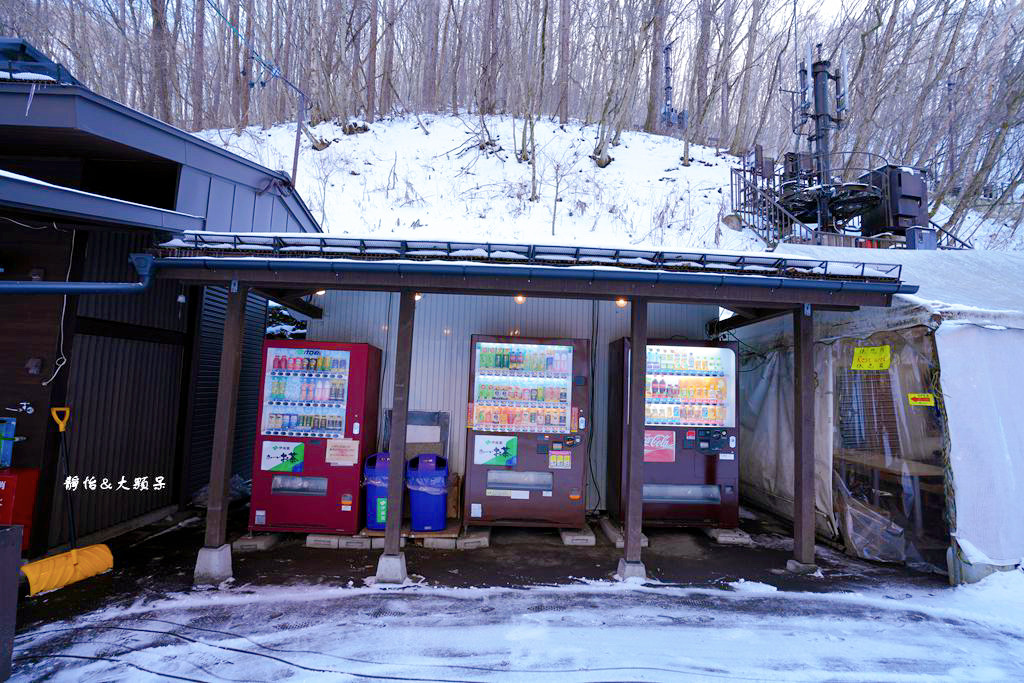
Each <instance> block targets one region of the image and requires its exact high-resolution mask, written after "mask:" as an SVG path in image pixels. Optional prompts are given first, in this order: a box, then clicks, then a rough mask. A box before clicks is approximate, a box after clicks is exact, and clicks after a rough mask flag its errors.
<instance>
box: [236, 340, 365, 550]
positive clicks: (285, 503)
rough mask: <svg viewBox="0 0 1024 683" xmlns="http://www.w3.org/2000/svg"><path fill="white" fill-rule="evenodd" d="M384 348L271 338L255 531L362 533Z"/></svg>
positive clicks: (255, 476)
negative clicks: (366, 463) (366, 464)
mask: <svg viewBox="0 0 1024 683" xmlns="http://www.w3.org/2000/svg"><path fill="white" fill-rule="evenodd" d="M379 389H380V349H377V348H375V347H373V346H369V345H368V344H339V343H334V342H307V341H277V340H274V341H267V342H266V343H265V344H264V345H263V383H262V386H261V388H260V415H259V420H260V421H259V424H260V433H259V435H258V436H257V437H256V448H255V454H254V457H253V465H252V504H251V506H250V511H249V529H251V530H253V531H300V532H332V533H340V534H355V533H357V532H358V531H359V529H360V528H361V521H362V519H363V518H362V515H361V513H360V506H361V505H362V495H361V493H360V481H361V479H360V477H361V473H362V467H363V460H364V459H365V458H366V457H367V456H368V455H370V454H371V453H372V450H373V448H374V446H375V443H376V440H377V404H378V391H379Z"/></svg>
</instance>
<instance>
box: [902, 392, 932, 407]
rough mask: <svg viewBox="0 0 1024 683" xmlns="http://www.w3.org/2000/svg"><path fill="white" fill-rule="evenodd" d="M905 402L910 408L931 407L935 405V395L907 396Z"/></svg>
mask: <svg viewBox="0 0 1024 683" xmlns="http://www.w3.org/2000/svg"><path fill="white" fill-rule="evenodd" d="M907 402H908V403H910V405H912V406H928V407H933V406H934V405H935V394H907Z"/></svg>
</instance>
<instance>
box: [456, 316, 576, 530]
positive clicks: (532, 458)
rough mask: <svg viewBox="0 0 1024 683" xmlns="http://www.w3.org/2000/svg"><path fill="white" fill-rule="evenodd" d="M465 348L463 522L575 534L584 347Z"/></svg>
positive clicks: (511, 341)
mask: <svg viewBox="0 0 1024 683" xmlns="http://www.w3.org/2000/svg"><path fill="white" fill-rule="evenodd" d="M471 347H472V358H471V361H470V372H471V380H470V384H469V410H468V414H467V421H466V425H467V427H468V429H469V435H468V438H467V440H466V488H465V491H466V493H465V515H464V517H463V519H464V520H465V523H466V524H467V525H469V524H479V525H485V526H486V525H497V524H502V525H522V526H555V527H566V528H568V527H572V528H577V529H578V528H581V527H582V526H583V525H584V520H585V517H586V502H585V497H586V481H587V479H586V477H587V458H588V444H587V436H588V434H589V432H588V430H589V429H590V428H591V425H590V414H589V411H590V390H591V387H590V342H589V341H588V340H583V339H524V338H522V337H489V336H482V335H474V336H473V337H472V340H471Z"/></svg>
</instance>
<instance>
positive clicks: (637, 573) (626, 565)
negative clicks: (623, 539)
mask: <svg viewBox="0 0 1024 683" xmlns="http://www.w3.org/2000/svg"><path fill="white" fill-rule="evenodd" d="M617 573H618V575H619V581H625V580H626V579H644V580H646V579H647V568H646V567H644V563H643V562H626V558H622V559H620V560H619V569H618V572H617Z"/></svg>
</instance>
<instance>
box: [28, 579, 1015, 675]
mask: <svg viewBox="0 0 1024 683" xmlns="http://www.w3.org/2000/svg"><path fill="white" fill-rule="evenodd" d="M745 583H747V584H748V585H752V586H753V585H757V586H761V588H760V589H759V590H756V591H754V592H747V591H744V590H735V589H736V586H735V585H731V586H730V587H731V588H732V589H733V590H715V589H681V588H671V587H665V586H637V585H632V584H630V585H624V584H621V583H611V582H587V583H584V584H580V585H574V586H558V587H541V588H532V589H528V590H511V589H502V588H486V589H439V588H428V587H423V586H415V585H414V586H405V587H401V588H390V589H385V588H379V587H368V588H356V589H344V588H329V587H323V586H293V587H288V588H253V587H249V586H241V587H236V588H231V589H228V590H221V591H210V592H193V593H190V594H183V595H174V596H171V597H169V598H167V599H162V600H158V601H155V602H150V603H147V604H142V603H139V604H136V605H133V606H131V607H128V608H123V609H114V608H108V609H105V610H100V611H98V612H95V613H92V614H88V615H85V616H82V617H80V618H77V619H75V620H74V621H71V622H60V623H55V624H47V625H46V626H42V627H40V628H38V629H36V630H34V631H30V632H27V633H22V634H20V635H19V636H18V637H17V640H16V643H15V662H16V667H17V668H16V673H15V676H14V678H13V679H12V680H19V681H23V680H38V679H39V678H41V677H44V676H49V677H50V678H49V680H55V681H80V680H125V679H128V680H133V681H136V680H138V681H152V680H165V677H167V676H177V677H182V680H214V679H216V680H255V681H271V680H280V679H283V678H289V679H290V680H297V681H306V680H317V681H319V680H324V681H327V680H356V679H357V678H371V679H382V678H385V677H398V678H399V680H409V679H412V680H430V681H439V680H446V681H529V682H534V681H540V682H543V681H557V682H558V683H570V682H572V681H594V680H637V681H665V680H680V679H685V680H697V681H703V680H707V681H712V680H722V679H726V680H754V681H761V680H771V681H817V680H823V679H827V680H835V681H863V680H871V681H916V680H922V679H927V680H935V681H962V680H972V681H978V680H1000V681H1002V680H1021V679H1022V678H1024V573H1022V572H1021V571H1019V570H1017V571H1013V572H1007V573H1004V574H997V575H993V576H991V577H989V578H986V579H985V580H983V581H982V582H980V583H979V584H976V585H973V586H966V587H961V588H955V589H945V588H937V589H934V590H924V589H921V588H909V589H907V588H904V587H901V586H898V585H888V586H879V587H877V588H872V589H871V591H870V592H859V593H792V592H783V591H770V590H768V589H769V587H768V586H766V585H765V584H757V583H756V582H745ZM96 657H101V658H105V659H99V660H97V659H94V658H96Z"/></svg>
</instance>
